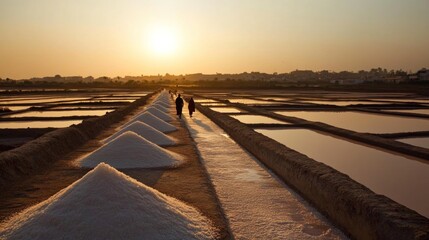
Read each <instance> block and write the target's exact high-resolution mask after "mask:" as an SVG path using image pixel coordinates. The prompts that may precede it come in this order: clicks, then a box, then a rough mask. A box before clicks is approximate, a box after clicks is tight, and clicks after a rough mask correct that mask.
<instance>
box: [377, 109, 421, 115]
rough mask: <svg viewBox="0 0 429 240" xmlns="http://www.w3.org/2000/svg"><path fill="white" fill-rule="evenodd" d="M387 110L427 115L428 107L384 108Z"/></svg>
mask: <svg viewBox="0 0 429 240" xmlns="http://www.w3.org/2000/svg"><path fill="white" fill-rule="evenodd" d="M384 111H388V112H404V113H420V114H427V115H429V109H398V110H384Z"/></svg>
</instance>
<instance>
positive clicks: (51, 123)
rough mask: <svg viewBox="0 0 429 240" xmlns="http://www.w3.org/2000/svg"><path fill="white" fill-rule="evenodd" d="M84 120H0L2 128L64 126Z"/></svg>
mask: <svg viewBox="0 0 429 240" xmlns="http://www.w3.org/2000/svg"><path fill="white" fill-rule="evenodd" d="M81 122H82V120H65V121H28V122H0V128H10V129H17V128H48V127H52V128H64V127H69V126H71V125H72V124H79V123H81Z"/></svg>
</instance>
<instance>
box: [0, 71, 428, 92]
mask: <svg viewBox="0 0 429 240" xmlns="http://www.w3.org/2000/svg"><path fill="white" fill-rule="evenodd" d="M225 83H228V84H225ZM368 83H376V84H379V83H386V84H412V83H420V84H426V83H429V70H428V69H426V68H423V69H421V70H419V71H417V72H415V73H410V72H406V71H403V70H387V69H382V68H373V69H371V70H369V71H366V70H361V71H358V72H350V71H341V72H334V71H328V70H323V71H312V70H295V71H292V72H290V73H272V74H269V73H262V72H243V73H238V74H222V73H216V74H203V73H194V74H185V75H172V74H168V73H166V74H164V75H148V76H146V75H141V76H124V77H120V76H117V77H108V76H102V77H97V78H94V77H93V76H87V77H83V76H61V75H55V76H48V77H34V78H30V79H10V78H5V79H2V78H0V86H1V87H12V88H16V87H24V88H25V87H47V88H49V87H61V86H64V87H83V86H86V87H118V86H121V87H144V86H146V87H147V86H150V85H152V86H154V85H156V86H159V85H173V86H174V85H176V86H178V85H182V86H200V87H210V86H212V87H213V86H224V87H228V86H236V87H239V86H240V84H243V86H248V87H286V86H305V87H311V86H314V87H318V86H328V85H360V84H368Z"/></svg>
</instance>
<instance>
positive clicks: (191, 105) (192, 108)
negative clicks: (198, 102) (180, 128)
mask: <svg viewBox="0 0 429 240" xmlns="http://www.w3.org/2000/svg"><path fill="white" fill-rule="evenodd" d="M188 110H189V116H190V117H192V113H194V112H195V102H194V98H193V97H191V99H190V100H189V103H188Z"/></svg>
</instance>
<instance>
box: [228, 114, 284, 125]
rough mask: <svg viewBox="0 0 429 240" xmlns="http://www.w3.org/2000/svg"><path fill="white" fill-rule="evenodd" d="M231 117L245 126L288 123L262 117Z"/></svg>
mask: <svg viewBox="0 0 429 240" xmlns="http://www.w3.org/2000/svg"><path fill="white" fill-rule="evenodd" d="M231 117H233V118H235V119H237V120H238V121H240V122H242V123H245V124H258V123H266V124H271V123H283V124H287V122H282V121H279V120H276V119H273V118H270V117H266V116H260V115H231Z"/></svg>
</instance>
